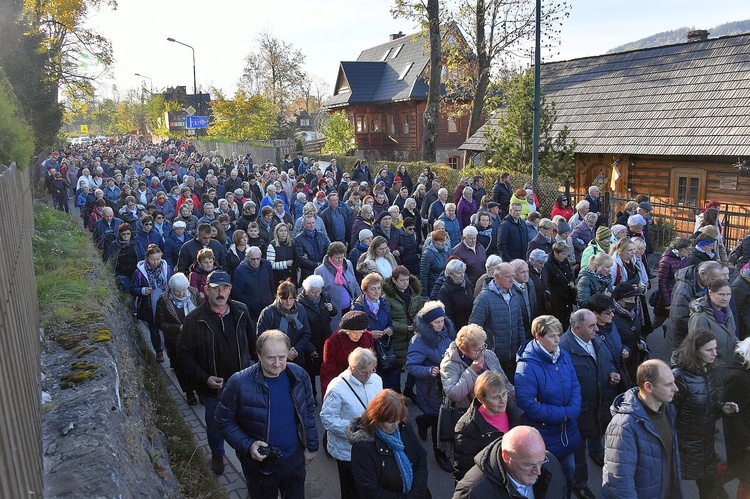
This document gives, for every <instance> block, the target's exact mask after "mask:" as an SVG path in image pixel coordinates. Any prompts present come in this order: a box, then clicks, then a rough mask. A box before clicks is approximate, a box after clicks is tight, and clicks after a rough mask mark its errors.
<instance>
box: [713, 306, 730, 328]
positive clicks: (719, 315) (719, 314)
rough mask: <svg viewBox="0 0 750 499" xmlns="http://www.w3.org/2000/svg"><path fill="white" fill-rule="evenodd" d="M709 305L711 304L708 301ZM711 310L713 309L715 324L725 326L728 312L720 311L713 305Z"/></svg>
mask: <svg viewBox="0 0 750 499" xmlns="http://www.w3.org/2000/svg"><path fill="white" fill-rule="evenodd" d="M709 303H711V300H709ZM711 308H713V309H714V316H715V317H716V322H718V323H719V324H722V325H724V324H726V323H727V320H728V319H729V311H728V310H726V308H725V309H724V310H722V309H720V308H718V307H717V306H716V305H714V304H713V303H711Z"/></svg>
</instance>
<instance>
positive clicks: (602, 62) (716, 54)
mask: <svg viewBox="0 0 750 499" xmlns="http://www.w3.org/2000/svg"><path fill="white" fill-rule="evenodd" d="M749 74H750V35H736V36H727V37H721V38H714V39H709V40H706V41H700V42H693V43H681V44H677V45H667V46H663V47H656V48H648V49H641V50H633V51H629V52H621V53H616V54H607V55H602V56H597V57H586V58H582V59H574V60H571V61H562V62H554V63H548V64H544V65H543V66H542V75H541V79H542V89H543V90H544V95H545V97H546V100H547V102H548V103H550V102H554V103H555V106H556V109H557V122H556V124H555V128H557V129H560V128H562V127H563V126H566V125H567V127H568V128H569V129H570V137H571V138H575V140H576V141H577V144H578V145H577V147H576V152H577V153H589V154H640V155H668V156H671V155H678V156H750V78H748V75H749ZM490 126H492V125H490ZM483 128H484V127H483ZM480 133H481V135H479V134H480ZM485 147H486V140H484V131H483V129H480V130H478V131H477V133H476V134H474V135H473V136H472V137H471V138H470V139H469V140H468V141H467V142H466V143H465V144H464V145H462V146H461V149H468V150H472V151H483V150H484V148H485Z"/></svg>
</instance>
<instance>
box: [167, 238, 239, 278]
mask: <svg viewBox="0 0 750 499" xmlns="http://www.w3.org/2000/svg"><path fill="white" fill-rule="evenodd" d="M208 247H209V248H210V249H211V250H212V251H213V252H214V261H215V262H216V265H217V266H218V267H219V268H220V269H225V268H227V251H226V248H225V247H224V245H223V244H221V243H220V242H219V241H217V240H216V239H211V240H210V241H209V242H208ZM202 249H203V243H201V242H200V241H199V240H198V239H197V238H195V239H190V240H188V241H187V242H186V243H185V244H183V245H182V247H181V248H180V252H179V255H178V257H177V269H176V270H177V272H184V273H187V272H188V270H189V269H190V266H191V265H192V264H193V262H195V261H197V260H198V252H199V251H200V250H202Z"/></svg>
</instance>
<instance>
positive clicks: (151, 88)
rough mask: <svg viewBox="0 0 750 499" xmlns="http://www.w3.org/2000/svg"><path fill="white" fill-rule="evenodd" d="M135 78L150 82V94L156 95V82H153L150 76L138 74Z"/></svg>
mask: <svg viewBox="0 0 750 499" xmlns="http://www.w3.org/2000/svg"><path fill="white" fill-rule="evenodd" d="M135 76H140V77H141V78H145V79H147V80H148V86H149V88H150V90H149V93H152V94H153V93H154V80H152V79H151V78H149V77H148V76H146V75H142V74H140V73H136V74H135Z"/></svg>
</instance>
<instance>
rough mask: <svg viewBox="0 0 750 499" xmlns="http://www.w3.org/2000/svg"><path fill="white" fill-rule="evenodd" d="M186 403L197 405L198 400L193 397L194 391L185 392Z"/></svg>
mask: <svg viewBox="0 0 750 499" xmlns="http://www.w3.org/2000/svg"><path fill="white" fill-rule="evenodd" d="M185 398H186V399H187V403H188V405H198V401H197V400H196V399H195V392H188V393H185Z"/></svg>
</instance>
